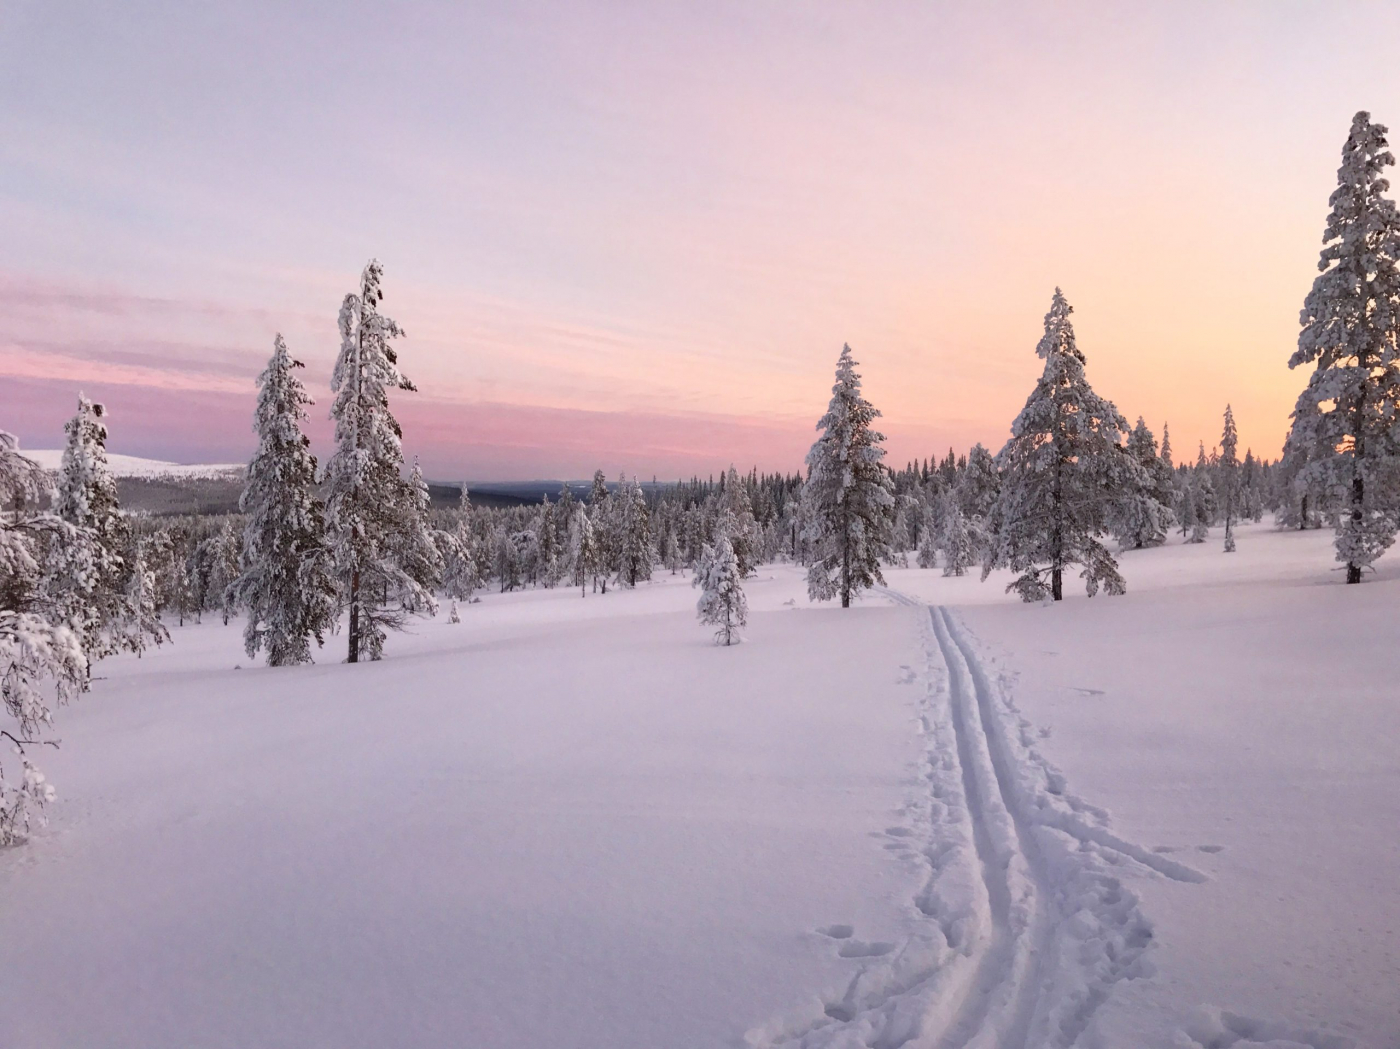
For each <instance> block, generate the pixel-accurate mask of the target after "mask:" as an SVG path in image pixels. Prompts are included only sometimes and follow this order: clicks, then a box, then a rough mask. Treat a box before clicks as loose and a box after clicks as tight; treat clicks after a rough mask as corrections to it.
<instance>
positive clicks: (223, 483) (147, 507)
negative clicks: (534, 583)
mask: <svg viewBox="0 0 1400 1049" xmlns="http://www.w3.org/2000/svg"><path fill="white" fill-rule="evenodd" d="M21 454H22V455H24V456H26V457H27V458H29V459H32V460H34V461H35V462H36V463H38V464H39V465H40V466H42V467H43V468H44V469H46V470H50V471H57V470H58V468H59V466H60V465H61V464H62V461H63V452H62V450H61V449H57V448H39V449H28V448H25V449H21ZM107 465H108V467H110V469H111V471H112V476H113V477H115V478H116V479H117V496H118V498H119V499H120V500H121V504H122V506H123V507H124V508H125V509H127V510H130V511H133V512H135V513H147V514H153V515H155V516H158V517H163V516H169V515H172V514H231V513H237V512H238V497H239V495H240V494H242V492H243V477H244V472H245V471H246V470H247V466H246V465H245V464H243V463H194V464H188V463H169V462H164V461H163V460H160V459H142V458H140V457H139V456H135V455H117V454H115V453H113V452H108V453H107ZM567 483H568V486H569V490H570V491H571V492H573V494H574V498H575V499H578V500H580V501H584V502H586V501H587V499H588V493H589V491H590V489H591V488H592V487H593V482H592V481H569V482H567ZM564 484H565V482H564V481H484V482H481V483H475V482H470V481H469V482H467V491H468V493H469V494H470V495H471V500H472V505H473V506H483V507H493V508H505V507H511V506H531V505H538V504H539V503H542V502H543V501H544V498H545V496H548V497H549V499H550V501H551V502H556V501H558V498H559V491H560V489H562V488H563V487H564ZM652 486H653V482H650V481H643V482H642V487H643V488H648V489H649V488H651V487H652ZM616 487H617V485H616V484H615V483H614V482H612V481H609V482H608V489H609V491H611V490H612V489H614V488H616ZM656 487H666V485H665V484H657V485H656ZM461 492H462V485H461V482H447V481H430V482H428V496H429V498H430V499H431V500H432V506H433V507H434V508H435V509H446V508H449V507H455V506H456V505H457V503H458V501H459V500H460V498H461Z"/></svg>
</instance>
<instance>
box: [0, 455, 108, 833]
mask: <svg viewBox="0 0 1400 1049" xmlns="http://www.w3.org/2000/svg"><path fill="white" fill-rule="evenodd" d="M51 494H52V488H51V486H50V484H49V481H48V478H47V477H46V476H45V474H44V471H43V470H42V469H40V468H39V466H38V464H36V463H34V462H33V461H31V460H29V459H27V458H25V457H24V456H22V455H20V453H19V442H18V441H17V440H16V439H15V437H14V436H13V435H12V434H9V433H5V432H3V431H0V846H5V845H11V844H14V843H15V842H17V841H21V840H23V839H24V837H25V836H26V835H27V833H28V831H29V828H30V825H31V822H33V821H35V820H42V809H43V806H44V805H45V803H47V802H48V801H49V800H50V799H51V798H52V797H53V787H52V786H51V785H50V784H49V782H48V780H47V779H46V778H45V776H44V774H43V773H42V772H41V771H39V769H38V767H37V766H36V765H35V764H34V762H33V761H32V760H31V758H32V751H33V750H34V749H37V748H38V747H40V746H43V745H45V744H49V745H53V746H57V743H56V742H54V741H52V740H45V739H43V738H42V734H43V733H44V731H45V730H46V729H48V728H49V727H50V726H51V725H52V723H53V708H54V707H55V706H58V705H59V704H61V703H64V702H66V701H67V700H69V699H71V698H73V697H75V696H77V695H78V694H79V693H80V692H82V691H83V690H84V689H85V688H86V687H87V678H88V663H87V657H86V656H85V655H84V654H83V648H82V643H81V638H80V636H79V634H78V632H77V631H76V630H74V629H73V628H72V627H71V626H70V615H71V605H70V604H69V603H68V602H66V601H65V602H62V603H56V602H55V601H53V600H52V595H50V594H49V593H48V592H46V590H45V582H46V577H45V573H44V572H43V570H42V569H41V568H40V563H41V561H42V560H43V559H44V558H45V557H46V556H48V555H49V553H50V552H52V553H53V554H54V555H55V556H62V557H64V559H65V560H66V562H67V565H68V567H69V568H72V569H74V570H75V572H76V570H77V569H78V568H79V567H81V566H84V565H85V566H86V568H87V570H88V571H92V570H93V565H94V564H95V563H97V557H96V551H97V547H98V544H97V537H96V535H95V534H94V533H93V532H92V531H91V530H90V529H88V528H85V527H80V526H77V525H74V524H72V523H70V522H68V521H65V520H64V519H63V518H61V517H59V516H58V515H57V514H54V513H50V512H43V511H41V510H40V509H39V507H40V505H41V504H42V503H43V502H44V501H45V500H47V499H49V498H50V496H51ZM11 754H13V755H14V758H13V759H11V758H10V757H9V755H11Z"/></svg>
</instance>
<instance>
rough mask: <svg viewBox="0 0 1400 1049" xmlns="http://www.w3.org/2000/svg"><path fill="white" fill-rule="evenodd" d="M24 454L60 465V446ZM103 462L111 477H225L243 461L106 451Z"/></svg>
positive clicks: (49, 464) (240, 470) (44, 463)
mask: <svg viewBox="0 0 1400 1049" xmlns="http://www.w3.org/2000/svg"><path fill="white" fill-rule="evenodd" d="M23 454H24V457H25V458H26V459H30V460H32V461H33V462H36V463H38V464H39V465H40V466H42V467H43V468H44V469H45V470H57V469H58V468H59V467H60V466H62V465H63V449H62V448H35V449H31V448H25V449H24V450H23ZM107 466H108V469H109V470H110V472H111V474H112V476H113V477H226V476H230V475H233V476H241V475H242V474H243V471H244V470H246V469H247V468H248V467H247V464H246V463H197V464H193V465H191V464H185V463H167V462H162V461H161V460H159V459H142V458H141V457H139V456H136V455H117V454H116V453H114V452H108V453H107Z"/></svg>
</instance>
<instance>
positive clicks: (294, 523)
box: [231, 335, 335, 667]
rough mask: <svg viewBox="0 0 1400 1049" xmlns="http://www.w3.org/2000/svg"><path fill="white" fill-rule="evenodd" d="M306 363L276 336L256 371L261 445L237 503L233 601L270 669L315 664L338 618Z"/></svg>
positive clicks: (248, 639)
mask: <svg viewBox="0 0 1400 1049" xmlns="http://www.w3.org/2000/svg"><path fill="white" fill-rule="evenodd" d="M300 367H302V363H301V361H298V360H296V359H294V358H293V357H292V356H291V354H289V353H288V352H287V344H286V342H284V341H283V339H282V336H281V335H278V336H277V338H276V339H275V340H274V341H273V344H272V358H271V359H270V360H269V361H268V362H267V367H266V368H264V369H263V372H262V374H261V375H260V376H258V404H257V408H256V409H255V411H254V413H253V429H254V430H255V431H256V432H257V435H258V450H257V451H256V452H254V453H253V458H252V460H251V461H250V462H249V463H248V475H247V480H246V481H245V483H244V486H243V494H242V496H241V497H240V498H239V501H238V508H239V509H240V510H242V511H243V513H245V514H246V515H247V523H246V524H245V525H244V528H243V545H242V549H241V551H240V556H239V573H238V577H237V578H236V579H235V580H234V581H233V583H232V584H231V587H232V590H233V593H232V595H231V599H232V601H231V603H232V604H234V605H236V606H238V607H240V608H243V609H244V610H246V612H247V614H248V621H247V624H246V625H245V626H244V628H243V647H244V648H245V649H246V650H247V652H248V657H249V658H250V659H252V658H254V657H256V656H257V654H258V652H259V651H260V650H266V652H267V662H268V665H269V666H274V667H282V666H292V665H295V664H297V663H309V662H311V641H312V639H313V638H314V639H315V641H316V644H317V645H320V644H321V643H322V641H323V639H324V637H325V634H326V631H327V630H329V629H331V628H332V627H333V626H334V623H335V577H334V575H333V574H332V572H331V565H330V556H329V551H328V550H327V549H326V541H325V540H326V537H325V523H324V520H323V518H322V514H321V503H320V500H318V499H317V498H316V494H315V486H316V457H315V456H314V455H312V454H311V449H310V446H311V442H310V440H309V439H308V438H307V437H306V435H305V434H303V433H302V430H301V424H302V421H303V420H304V419H305V418H306V408H307V406H308V405H311V404H314V403H315V402H314V401H312V399H311V398H310V397H309V396H307V393H306V389H305V387H303V386H302V384H301V380H300V379H298V378H297V374H296V369H298V368H300Z"/></svg>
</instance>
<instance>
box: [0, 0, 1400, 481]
mask: <svg viewBox="0 0 1400 1049" xmlns="http://www.w3.org/2000/svg"><path fill="white" fill-rule="evenodd" d="M60 7H61V8H62V9H61V10H60V9H59V8H60ZM185 7H190V8H196V7H197V8H199V9H198V10H193V9H192V10H185V9H184V8H185ZM206 8H207V5H181V6H179V7H175V8H172V7H169V6H166V5H160V6H156V5H149V6H148V5H144V4H141V3H135V4H131V5H122V6H120V7H119V8H118V7H116V6H113V5H96V4H93V5H83V4H77V5H43V4H20V5H11V6H9V7H6V8H4V9H0V114H3V116H4V119H5V122H6V126H7V127H8V128H9V129H11V130H10V132H9V133H7V134H6V135H4V136H0V229H2V230H4V233H3V240H0V244H3V251H0V301H3V302H4V307H3V309H0V391H3V392H0V428H5V429H10V430H14V431H16V432H17V433H18V434H19V435H20V437H21V440H22V442H23V444H24V445H26V446H29V447H55V446H57V445H58V444H59V443H60V441H61V438H62V423H63V420H64V419H65V418H66V416H67V415H68V414H70V413H71V410H72V404H73V400H74V398H75V396H76V394H77V392H78V390H79V389H83V390H86V391H87V392H89V393H90V394H92V395H94V396H97V397H100V398H103V399H104V400H105V401H106V402H107V403H108V405H109V407H110V408H111V410H112V423H111V427H112V440H111V446H112V448H113V449H114V450H116V451H121V452H126V453H129V454H137V455H149V456H153V457H158V458H163V459H173V460H179V461H210V460H237V459H241V458H244V457H246V455H247V454H248V452H249V451H250V449H251V447H252V442H253V437H252V434H251V432H250V430H249V425H250V420H251V413H252V397H253V380H254V378H255V377H256V375H257V373H258V371H259V370H260V369H261V366H262V364H263V362H264V361H265V359H266V357H267V355H268V353H269V352H270V350H271V345H272V337H273V334H274V333H275V332H277V331H282V332H283V333H284V334H285V335H286V337H287V340H288V343H289V345H290V347H291V349H292V351H293V352H294V353H295V354H296V355H298V356H300V357H301V358H302V359H303V360H305V361H306V363H307V366H308V367H307V381H308V385H309V387H310V388H311V390H312V393H313V395H315V396H317V397H318V398H319V399H320V401H321V403H320V404H319V405H318V406H317V407H316V409H314V412H315V414H314V417H313V420H312V424H311V432H312V434H313V438H314V440H315V441H316V445H317V451H318V452H319V453H321V454H323V455H324V454H325V453H326V452H327V451H328V445H327V440H326V439H327V437H328V434H329V425H328V423H327V421H326V419H325V407H326V406H327V405H328V403H329V396H328V390H327V388H326V384H327V382H328V378H329V374H330V368H331V364H332V362H333V360H334V356H335V352H336V349H337V344H338V339H337V335H336V330H335V318H336V310H337V307H338V305H339V301H340V299H341V297H342V296H343V295H344V293H345V292H346V291H349V290H351V289H352V288H353V287H354V285H355V281H356V279H357V277H358V274H359V271H360V269H361V267H362V266H363V265H364V262H365V261H366V259H368V258H369V257H370V256H371V255H373V256H377V257H379V258H380V259H381V260H382V261H383V262H384V265H385V272H386V289H387V291H388V299H387V301H386V303H385V307H386V311H387V312H389V313H390V314H391V315H392V316H394V317H395V318H396V319H397V320H398V321H399V322H400V324H402V325H403V327H404V328H405V329H406V331H407V332H408V338H407V339H405V340H404V342H403V344H402V359H403V362H404V368H405V371H406V372H407V373H408V375H409V376H410V377H411V378H412V379H413V380H414V381H415V382H416V383H417V384H418V385H419V387H420V389H421V391H422V392H421V393H420V394H417V395H414V394H405V395H403V396H402V397H400V398H399V399H398V401H397V404H396V410H397V411H398V413H399V415H400V418H401V421H402V422H403V424H404V430H405V446H406V450H407V451H408V453H409V454H410V455H413V454H417V455H420V456H421V457H422V459H423V461H424V464H425V468H426V469H427V472H428V473H429V475H430V476H433V477H439V478H443V479H451V478H458V477H461V478H469V479H473V480H492V479H504V478H525V477H537V476H553V477H561V476H568V477H581V476H586V475H588V474H590V473H591V472H592V470H593V469H594V468H595V467H603V468H604V469H606V470H607V471H608V473H609V474H610V475H612V474H615V473H617V472H618V471H619V470H627V471H629V472H636V473H638V474H640V475H642V476H651V475H653V474H655V475H658V476H661V477H663V478H664V477H675V476H677V475H680V474H686V475H688V474H690V473H692V472H699V473H701V474H708V473H711V472H713V471H716V470H719V469H721V468H723V467H724V466H727V465H728V464H729V463H730V462H735V463H737V464H738V465H740V466H741V467H746V466H748V465H753V464H757V465H758V466H759V467H760V468H765V469H783V470H795V469H797V468H798V467H799V465H800V463H801V459H802V455H803V454H804V452H805V449H806V448H807V446H808V445H809V444H810V442H811V439H812V432H811V430H812V425H813V423H814V421H815V419H816V418H817V416H818V415H819V414H820V412H821V411H822V409H823V408H824V406H825V403H826V400H827V397H828V396H829V388H830V384H831V372H832V368H833V365H834V363H835V359H836V356H837V354H838V352H839V351H840V348H841V344H842V342H843V341H848V342H850V343H851V345H852V346H853V347H854V349H855V351H856V356H857V358H858V359H859V360H860V361H861V363H862V371H863V373H864V375H865V378H866V389H867V392H868V394H869V396H870V397H871V399H872V400H873V401H874V403H875V404H876V406H877V407H879V408H880V409H882V411H883V412H884V421H883V422H884V425H883V428H884V430H885V432H886V433H887V434H888V436H889V445H888V447H889V451H890V455H891V458H892V460H893V461H895V462H896V463H902V462H903V461H905V460H907V459H909V458H912V457H915V456H918V457H923V456H926V455H930V454H934V453H939V454H941V453H942V452H943V451H944V450H946V449H947V448H948V447H949V446H950V445H951V446H954V447H956V448H958V449H959V450H963V449H965V448H966V447H967V446H969V445H970V444H971V443H972V442H974V441H982V442H983V443H985V444H987V445H988V446H989V447H991V448H993V450H995V449H997V448H999V447H1000V446H1001V444H1002V442H1003V441H1004V440H1005V437H1006V435H1007V430H1008V427H1009V424H1010V422H1011V419H1012V418H1013V417H1014V415H1015V413H1016V412H1017V411H1018V410H1019V408H1020V406H1021V404H1022V403H1023V401H1024V399H1025V396H1026V393H1027V392H1028V390H1029V388H1030V386H1031V384H1032V383H1033V381H1034V379H1035V377H1036V375H1037V374H1038V370H1039V367H1038V362H1037V360H1036V358H1035V356H1034V346H1035V343H1036V340H1037V339H1038V337H1039V334H1040V327H1041V318H1042V317H1043V315H1044V313H1045V310H1046V308H1047V307H1048V304H1049V300H1050V294H1051V291H1052V289H1053V288H1054V287H1055V286H1056V285H1057V284H1058V285H1060V286H1061V287H1063V288H1064V290H1065V293H1066V295H1067V296H1068V297H1069V300H1070V302H1071V303H1072V304H1073V305H1074V306H1075V310H1076V313H1075V320H1076V325H1077V329H1078V333H1079V337H1080V345H1081V347H1082V348H1083V349H1084V351H1085V353H1086V354H1087V356H1088V358H1089V375H1090V378H1091V380H1092V381H1093V382H1094V383H1095V385H1096V387H1097V388H1098V389H1099V391H1100V392H1101V393H1103V394H1105V395H1106V396H1109V397H1111V398H1112V399H1113V400H1114V401H1115V402H1116V403H1117V405H1118V407H1119V409H1120V410H1121V411H1122V412H1123V413H1124V414H1125V415H1127V416H1128V417H1129V419H1130V420H1132V419H1134V418H1136V417H1137V416H1138V415H1139V414H1142V415H1144V416H1145V417H1146V418H1147V420H1148V422H1149V423H1150V425H1151V426H1152V427H1153V429H1154V430H1156V431H1158V433H1159V435H1160V428H1161V424H1162V421H1163V420H1164V419H1166V420H1170V422H1171V428H1172V436H1173V443H1174V445H1175V447H1176V449H1177V451H1178V454H1179V455H1186V454H1192V455H1194V450H1195V447H1196V442H1197V441H1198V440H1199V439H1202V438H1204V439H1205V441H1206V444H1207V447H1209V446H1210V445H1212V444H1214V443H1215V441H1216V440H1217V439H1218V435H1219V430H1220V416H1221V413H1222V411H1223V409H1224V406H1225V404H1226V402H1227V401H1228V402H1231V403H1233V405H1234V409H1235V415H1236V418H1237V419H1238V420H1239V426H1240V432H1241V438H1242V441H1243V443H1245V444H1247V445H1250V446H1253V448H1254V449H1255V450H1256V452H1260V453H1262V454H1264V455H1267V456H1274V455H1276V454H1277V453H1278V450H1279V446H1280V443H1281V441H1282V438H1283V435H1284V432H1285V430H1286V428H1287V422H1288V419H1287V416H1288V412H1289V410H1290V408H1291V406H1292V402H1293V399H1294V397H1295V396H1296V393H1297V391H1298V389H1299V388H1300V387H1301V384H1302V382H1303V377H1302V376H1301V375H1297V374H1293V373H1290V372H1289V370H1288V368H1287V365H1286V362H1287V359H1288V356H1289V353H1290V352H1291V350H1292V346H1293V343H1294V340H1295V338H1296V334H1297V315H1298V308H1299V306H1300V305H1301V302H1302V298H1303V295H1304V294H1305V293H1306V291H1307V288H1308V286H1309V284H1310V282H1311V280H1312V276H1313V274H1314V271H1315V265H1316V259H1317V251H1318V247H1319V239H1320V235H1321V231H1322V226H1323V219H1324V217H1325V214H1326V210H1327V196H1328V194H1329V193H1330V192H1331V189H1332V187H1333V185H1334V183H1335V172H1336V167H1337V163H1338V157H1339V152H1340V148H1341V144H1342V141H1343V140H1344V138H1345V136H1346V131H1347V128H1348V125H1349V122H1350V118H1351V115H1352V113H1353V112H1354V111H1355V110H1357V109H1359V108H1369V109H1371V110H1372V112H1373V113H1374V115H1375V116H1376V118H1377V119H1379V120H1381V121H1386V120H1395V121H1400V92H1398V91H1397V90H1396V89H1397V86H1400V76H1397V73H1396V72H1395V70H1396V63H1395V62H1394V61H1393V56H1392V54H1391V53H1390V44H1389V42H1390V41H1393V40H1394V39H1396V34H1397V30H1400V24H1397V23H1400V15H1397V12H1396V11H1395V10H1393V9H1388V8H1382V7H1380V6H1376V5H1355V6H1351V5H1345V4H1342V5H1321V4H1316V5H1291V4H1281V3H1261V4H1256V5H1251V4H1232V5H1217V4H1191V3H1186V4H1180V3H1173V4H1161V5H1147V4H1135V5H1076V4H1054V5H1047V4H1037V5H1027V6H1024V7H1018V6H1013V5H977V6H976V7H975V8H974V6H973V5H957V6H953V5H936V4H930V5H910V4H894V3H891V4H879V3H871V4H845V3H843V4H831V5H821V4H812V3H772V4H762V5H752V4H740V3H732V4H730V3H720V4H708V5H694V6H691V7H689V8H686V7H683V6H682V5H634V4H621V3H619V4H607V3H598V4H552V5H546V6H540V7H535V6H525V7H522V6H520V5H497V6H487V5H479V6H476V7H471V8H467V7H463V6H461V5H441V6H436V5H427V4H420V5H413V6H412V7H407V6H406V7H404V8H401V9H395V8H392V7H385V6H382V5H365V6H363V8H361V7H360V5H358V4H344V3H342V4H335V5H331V4H325V5H318V4H310V5H299V6H298V7H297V11H296V13H289V12H288V10H287V5H281V4H271V3H269V4H245V5H239V6H238V7H237V8H236V9H235V8H234V7H229V8H228V9H227V10H226V11H222V12H221V11H219V10H217V9H206ZM366 22H368V23H372V24H373V26H374V32H373V34H372V35H371V36H372V40H373V46H372V47H370V48H368V49H366V47H365V44H364V41H365V38H364V37H363V36H362V35H361V34H360V30H359V29H358V28H357V26H360V25H361V24H364V23H366ZM1387 106H1390V107H1393V110H1394V111H1393V112H1391V111H1389V110H1387V108H1386V107H1387Z"/></svg>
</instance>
